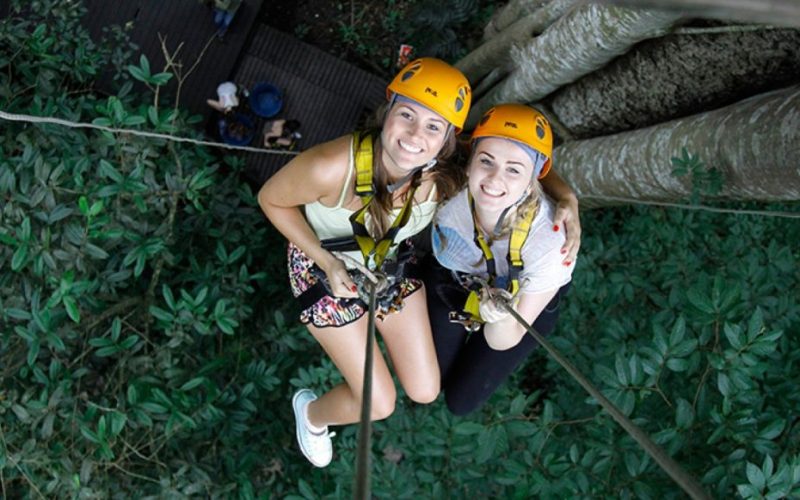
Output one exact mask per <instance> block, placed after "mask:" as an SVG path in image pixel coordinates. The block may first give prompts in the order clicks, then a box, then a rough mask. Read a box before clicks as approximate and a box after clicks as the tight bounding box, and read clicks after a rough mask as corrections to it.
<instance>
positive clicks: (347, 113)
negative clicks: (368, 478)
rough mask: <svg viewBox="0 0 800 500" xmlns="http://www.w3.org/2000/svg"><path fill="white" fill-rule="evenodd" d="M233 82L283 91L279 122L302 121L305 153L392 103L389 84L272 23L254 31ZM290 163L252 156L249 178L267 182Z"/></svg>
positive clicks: (342, 133) (287, 157)
mask: <svg viewBox="0 0 800 500" xmlns="http://www.w3.org/2000/svg"><path fill="white" fill-rule="evenodd" d="M233 79H234V81H236V82H237V83H240V84H243V85H246V86H247V87H248V88H252V87H253V86H254V85H255V84H256V83H258V82H261V81H266V82H269V83H272V84H273V85H276V86H277V87H278V88H280V89H282V90H283V92H284V103H283V109H282V110H281V112H280V113H279V114H278V118H287V119H295V120H298V121H299V122H300V124H301V128H300V132H301V133H302V134H303V138H302V139H300V141H299V147H300V149H306V148H308V147H310V146H313V145H315V144H319V143H321V142H325V141H329V140H331V139H334V138H336V137H339V136H341V135H344V134H347V133H349V132H352V131H353V130H354V129H355V128H356V127H357V126H358V125H359V122H360V121H362V119H363V118H366V117H367V116H368V115H370V114H372V113H373V112H374V111H375V109H376V108H377V107H378V106H379V105H380V104H381V103H383V102H384V101H385V99H386V94H385V92H386V83H387V82H384V81H383V80H382V79H380V78H378V77H376V76H374V75H372V74H370V73H367V72H366V71H363V70H361V69H359V68H357V67H355V66H352V65H350V64H348V63H346V62H345V61H343V60H341V59H338V58H336V57H334V56H331V55H329V54H327V53H326V52H323V51H321V50H319V49H317V48H316V47H313V46H311V45H308V44H306V43H303V42H301V41H299V40H297V39H296V38H294V37H292V36H290V35H287V34H285V33H282V32H280V31H278V30H275V29H273V28H271V27H269V26H266V25H259V26H256V27H255V28H254V34H253V37H252V40H251V42H250V43H249V44H248V46H247V47H246V48H245V52H244V54H243V57H242V59H241V63H240V64H239V66H238V69H237V71H236V73H235V75H234V78H233ZM259 124H260V126H261V127H263V124H264V120H259ZM259 130H261V129H260V128H259ZM262 137H263V133H261V134H258V135H257V136H256V141H257V142H258V143H259V144H256V143H254V144H253V145H260V143H261V142H263V141H261V140H260V139H261V138H262ZM290 159H291V157H290V156H277V155H266V154H258V153H251V154H248V155H247V165H248V176H249V177H250V178H251V179H252V180H253V182H255V183H258V184H260V183H263V182H264V181H265V180H266V179H267V178H268V177H269V176H270V175H272V173H274V172H275V171H276V170H277V169H278V168H280V167H281V166H283V165H284V164H285V163H286V162H287V161H289V160H290Z"/></svg>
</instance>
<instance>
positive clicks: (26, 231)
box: [20, 217, 31, 241]
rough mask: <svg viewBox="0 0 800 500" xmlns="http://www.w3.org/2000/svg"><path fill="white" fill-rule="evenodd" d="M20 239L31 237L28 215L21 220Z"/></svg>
mask: <svg viewBox="0 0 800 500" xmlns="http://www.w3.org/2000/svg"><path fill="white" fill-rule="evenodd" d="M20 239H21V240H22V241H28V240H30V239H31V219H30V217H25V218H24V219H23V220H22V233H21V234H20Z"/></svg>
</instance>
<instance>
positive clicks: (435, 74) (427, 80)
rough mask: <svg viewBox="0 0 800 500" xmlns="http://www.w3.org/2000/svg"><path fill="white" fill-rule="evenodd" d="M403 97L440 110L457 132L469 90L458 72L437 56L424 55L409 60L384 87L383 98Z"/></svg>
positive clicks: (460, 125)
mask: <svg viewBox="0 0 800 500" xmlns="http://www.w3.org/2000/svg"><path fill="white" fill-rule="evenodd" d="M393 93H394V94H397V95H401V96H405V97H407V98H409V99H412V100H414V101H416V102H418V103H420V104H422V105H423V106H426V107H427V108H428V109H430V110H432V111H434V112H436V113H439V114H440V115H441V116H442V118H444V119H445V120H447V121H448V122H450V123H451V124H452V125H453V126H454V127H455V129H456V133H459V132H461V129H462V128H464V122H465V121H466V119H467V114H468V113H469V106H470V103H471V102H472V89H471V88H470V86H469V81H468V80H467V77H465V76H464V74H463V73H461V71H459V70H457V69H456V68H454V67H453V66H451V65H449V64H447V63H446V62H444V61H442V60H440V59H434V58H432V57H423V58H421V59H416V60H414V61H411V62H410V63H408V64H407V65H406V67H405V68H403V69H402V71H400V72H399V73H398V74H397V76H395V77H394V80H392V83H390V84H389V86H388V87H387V88H386V97H387V98H388V99H391V97H392V94H393Z"/></svg>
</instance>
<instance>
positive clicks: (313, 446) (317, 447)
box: [292, 389, 336, 467]
mask: <svg viewBox="0 0 800 500" xmlns="http://www.w3.org/2000/svg"><path fill="white" fill-rule="evenodd" d="M315 399H317V395H316V394H314V393H313V392H311V391H310V390H309V389H300V390H299V391H297V392H295V393H294V397H293V398H292V408H293V409H294V420H295V428H296V429H297V444H299V445H300V451H302V452H303V455H305V457H306V458H307V459H308V461H309V462H311V463H312V464H313V465H315V466H317V467H325V466H327V465H328V464H329V463H331V459H332V458H333V444H332V443H331V438H332V437H333V436H335V435H336V433H335V432H328V428H327V427H325V429H324V430H323V431H322V432H320V433H318V434H315V433H313V432H312V431H311V429H309V428H308V425H307V422H308V420H307V417H306V406H308V404H309V403H310V402H312V401H314V400H315Z"/></svg>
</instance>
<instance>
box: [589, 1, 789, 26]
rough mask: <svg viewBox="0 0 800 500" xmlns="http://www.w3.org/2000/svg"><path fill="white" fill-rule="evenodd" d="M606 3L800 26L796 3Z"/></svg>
mask: <svg viewBox="0 0 800 500" xmlns="http://www.w3.org/2000/svg"><path fill="white" fill-rule="evenodd" d="M602 1H605V2H607V3H614V4H618V5H627V6H629V7H644V8H648V9H649V8H652V9H669V10H672V11H673V12H683V13H684V14H685V15H687V16H691V17H703V18H707V19H725V20H728V21H741V22H746V23H753V22H756V23H769V24H777V25H779V26H790V27H791V26H793V27H800V2H798V1H797V0H602Z"/></svg>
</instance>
